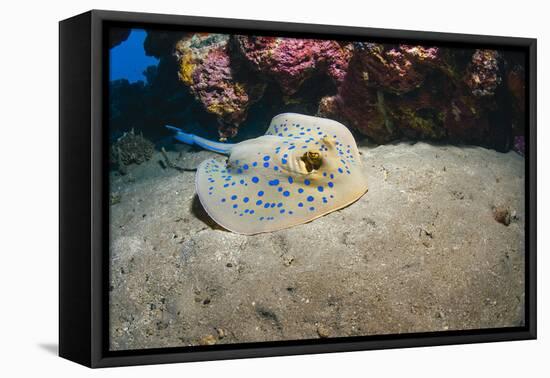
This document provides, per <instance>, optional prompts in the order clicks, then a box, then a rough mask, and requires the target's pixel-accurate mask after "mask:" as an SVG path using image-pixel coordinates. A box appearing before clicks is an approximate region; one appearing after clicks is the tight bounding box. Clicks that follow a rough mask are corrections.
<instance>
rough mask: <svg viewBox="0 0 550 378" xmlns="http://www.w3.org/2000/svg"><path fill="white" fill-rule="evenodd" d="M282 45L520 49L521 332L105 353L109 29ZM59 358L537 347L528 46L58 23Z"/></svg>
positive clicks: (109, 18)
mask: <svg viewBox="0 0 550 378" xmlns="http://www.w3.org/2000/svg"><path fill="white" fill-rule="evenodd" d="M124 24H128V25H132V26H136V25H137V26H139V25H141V26H155V27H162V28H167V29H170V28H178V27H180V28H185V29H191V30H193V29H196V30H208V31H211V32H227V33H235V32H241V33H243V32H245V33H262V34H264V35H265V34H276V35H283V36H302V37H304V36H307V37H311V36H316V37H321V38H324V37H330V38H335V39H337V38H347V39H355V38H357V39H360V38H362V39H366V38H368V39H369V40H377V41H392V40H399V41H403V42H407V41H411V42H413V41H414V42H421V43H423V44H426V43H434V44H440V45H441V44H443V45H448V46H484V47H494V48H513V49H519V50H524V51H525V52H526V56H527V64H526V71H527V82H526V89H527V108H526V117H527V120H526V121H527V122H526V125H527V127H526V140H527V141H528V144H527V150H526V155H525V164H526V168H527V169H526V180H525V185H526V188H525V193H526V198H525V201H526V210H527V218H528V219H527V220H528V221H527V223H526V227H527V230H526V240H525V242H526V256H525V258H526V261H525V267H526V269H525V275H526V277H525V282H526V293H525V311H526V314H525V315H526V316H525V326H523V327H517V328H494V329H484V330H468V331H446V332H432V333H415V334H404V335H379V336H365V337H348V338H334V339H320V340H306V341H281V342H265V343H264V342H262V343H250V344H233V345H212V346H196V347H181V348H166V349H145V350H131V351H120V352H119V351H114V352H113V351H109V350H108V348H107V346H108V334H107V325H108V311H107V310H108V281H107V278H108V275H109V268H108V261H107V258H106V256H108V253H106V251H108V232H109V229H108V214H109V213H108V206H109V205H108V193H109V191H108V180H107V179H106V177H105V172H106V171H107V170H108V158H107V157H108V143H107V139H106V127H107V126H106V124H107V122H106V121H107V120H106V118H105V117H106V116H105V114H106V111H105V109H106V107H107V105H108V104H106V102H105V98H106V96H105V93H106V89H107V84H108V77H107V74H106V67H105V58H106V57H105V54H106V50H107V49H105V48H104V46H105V43H106V36H105V35H106V33H104V31H105V29H106V27H107V26H109V25H124ZM59 44H60V49H59V51H60V52H59V78H60V79H59V80H60V81H59V89H60V95H59V128H60V133H59V138H60V139H59V146H60V147H59V157H60V160H59V172H60V175H59V186H60V192H59V206H60V207H59V212H60V224H59V354H60V356H61V357H64V358H67V359H69V360H72V361H75V362H77V363H80V364H83V365H86V366H89V367H94V368H95V367H109V366H120V365H139V364H157V363H169V362H186V361H202V360H218V359H232V358H248V357H265V356H279V355H296V354H307V353H326V352H343V351H356V350H370V349H384V348H405V347H418V346H433V345H447V344H459V343H461V344H465V343H480V342H494V341H507V340H526V339H535V338H536V334H537V331H536V329H537V325H536V322H537V318H536V208H537V206H536V93H537V90H536V85H537V78H536V61H537V52H536V50H537V41H536V39H530V38H513V37H497V36H485V35H466V34H449V33H433V32H419V31H406V30H385V29H373V28H359V27H344V26H329V25H312V24H296V23H284V22H267V21H250V20H237V19H223V18H203V17H189V16H176V15H162V14H145V13H129V12H113V11H103V10H92V11H89V12H86V13H84V14H81V15H78V16H75V17H72V18H69V19H67V20H63V21H61V22H60V23H59Z"/></svg>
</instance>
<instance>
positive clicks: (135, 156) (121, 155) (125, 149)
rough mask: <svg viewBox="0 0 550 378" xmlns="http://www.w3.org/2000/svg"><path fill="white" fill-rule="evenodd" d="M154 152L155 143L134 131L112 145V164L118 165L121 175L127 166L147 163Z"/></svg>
mask: <svg viewBox="0 0 550 378" xmlns="http://www.w3.org/2000/svg"><path fill="white" fill-rule="evenodd" d="M154 151H155V149H154V145H153V143H152V142H151V141H149V140H147V139H145V138H144V137H143V135H141V134H136V133H135V132H134V129H132V130H131V131H129V132H127V133H124V134H123V135H122V136H121V137H120V138H118V139H117V141H116V142H114V143H113V144H112V145H111V162H112V163H114V164H116V165H117V167H118V170H119V171H120V172H121V173H125V166H127V165H130V164H141V163H144V162H146V161H147V160H149V159H151V157H152V156H153V152H154Z"/></svg>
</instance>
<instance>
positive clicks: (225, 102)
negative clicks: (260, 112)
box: [176, 34, 265, 137]
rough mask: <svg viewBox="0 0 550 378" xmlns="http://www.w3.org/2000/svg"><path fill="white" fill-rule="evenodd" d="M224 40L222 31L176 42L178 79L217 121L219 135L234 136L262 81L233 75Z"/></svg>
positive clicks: (227, 38)
mask: <svg viewBox="0 0 550 378" xmlns="http://www.w3.org/2000/svg"><path fill="white" fill-rule="evenodd" d="M228 40H229V36H227V35H222V34H194V35H193V36H191V37H189V38H184V39H182V40H180V41H179V42H178V43H177V44H176V54H177V57H178V61H179V78H180V80H181V81H182V82H183V83H184V84H186V85H188V86H189V88H190V90H191V92H192V93H193V94H194V95H195V97H196V98H197V99H198V100H199V101H200V102H201V103H202V104H203V105H204V107H205V109H206V110H207V111H208V112H209V113H212V114H214V115H216V116H217V117H218V119H219V120H220V121H221V125H220V128H219V132H220V136H221V137H233V136H235V135H236V133H237V128H238V126H239V124H240V123H241V122H242V121H244V120H245V119H246V116H247V110H248V107H249V106H250V105H251V104H252V103H253V102H254V101H256V100H258V99H259V98H260V97H261V95H262V94H263V90H264V88H265V85H264V84H263V83H258V82H256V83H253V82H252V81H251V80H249V79H248V78H247V76H246V75H240V76H239V75H237V74H236V72H235V70H234V69H233V67H232V65H231V63H232V60H231V57H230V56H229V54H228V51H227V50H228V47H227V45H228Z"/></svg>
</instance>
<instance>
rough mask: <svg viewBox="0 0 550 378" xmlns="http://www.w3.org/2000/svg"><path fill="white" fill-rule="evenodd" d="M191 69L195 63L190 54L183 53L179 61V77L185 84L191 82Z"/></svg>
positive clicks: (193, 68) (192, 69)
mask: <svg viewBox="0 0 550 378" xmlns="http://www.w3.org/2000/svg"><path fill="white" fill-rule="evenodd" d="M193 71H195V64H194V62H193V57H192V55H191V54H189V53H188V54H185V55H184V56H183V58H182V59H181V61H180V78H181V81H183V82H184V83H185V84H187V85H192V84H193Z"/></svg>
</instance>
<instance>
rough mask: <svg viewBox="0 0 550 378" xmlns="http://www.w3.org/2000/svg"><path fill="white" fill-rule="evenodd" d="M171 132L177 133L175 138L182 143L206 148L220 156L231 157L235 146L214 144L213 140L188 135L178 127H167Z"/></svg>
mask: <svg viewBox="0 0 550 378" xmlns="http://www.w3.org/2000/svg"><path fill="white" fill-rule="evenodd" d="M165 127H166V128H167V129H169V130H173V131H175V132H176V133H175V135H174V138H175V139H176V140H178V141H180V142H182V143H185V144H189V145H191V146H193V145H197V146H199V147H202V148H204V149H205V150H208V151H213V152H217V153H219V154H224V155H229V153H231V148H232V147H233V146H234V144H233V143H219V142H213V141H211V140H208V139H205V138H202V137H200V136H197V135H194V134H188V133H186V132H184V131H183V130H181V129H178V128H177V127H174V126H170V125H166V126H165Z"/></svg>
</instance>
